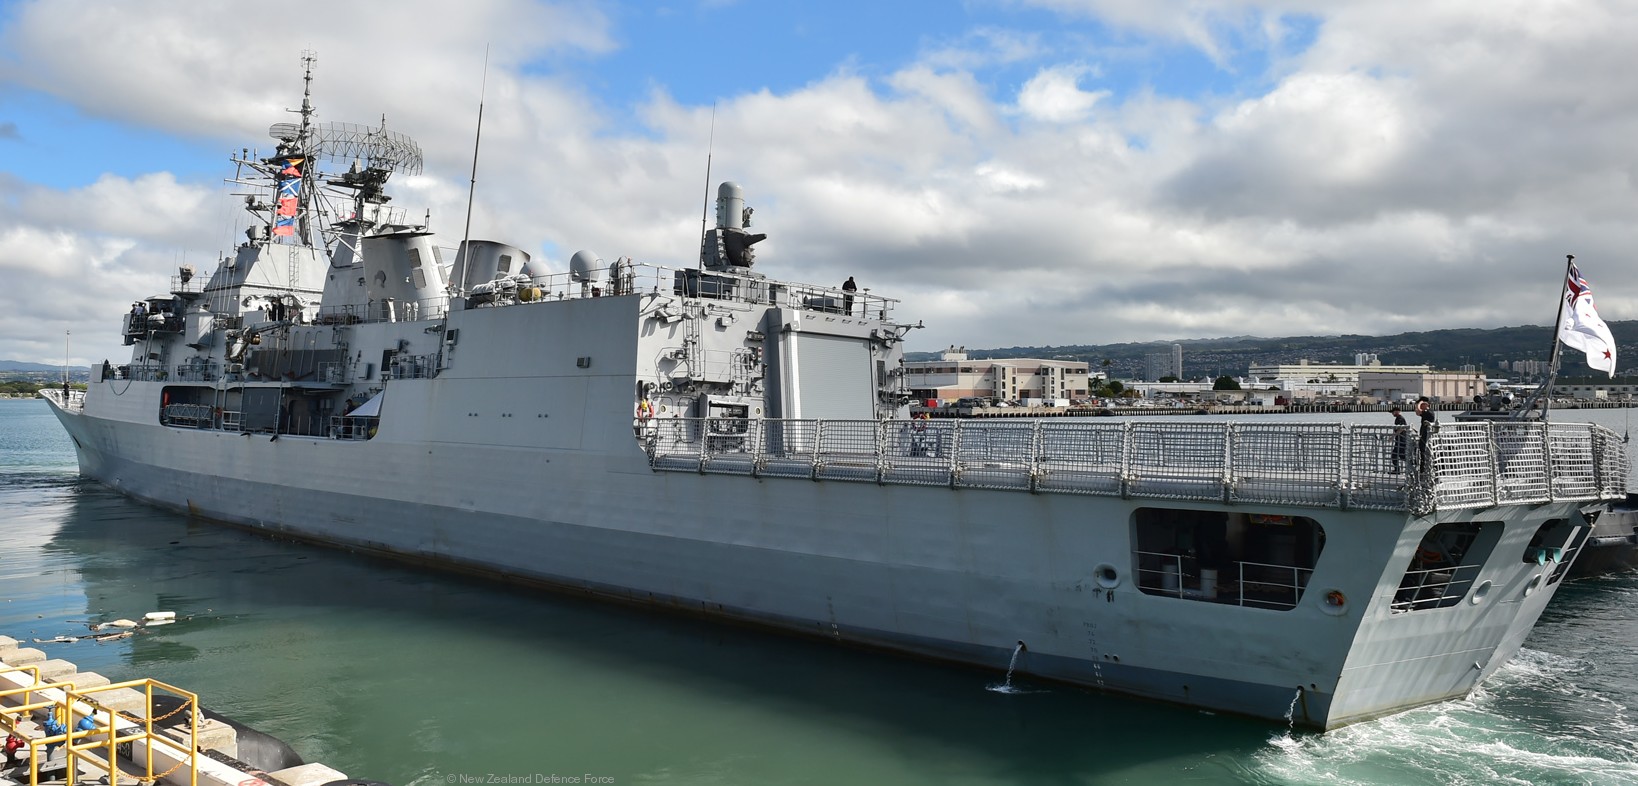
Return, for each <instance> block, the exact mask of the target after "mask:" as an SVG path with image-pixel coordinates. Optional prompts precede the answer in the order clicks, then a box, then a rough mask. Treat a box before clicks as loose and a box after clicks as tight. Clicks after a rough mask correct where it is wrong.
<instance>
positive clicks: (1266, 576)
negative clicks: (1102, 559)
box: [1132, 551, 1314, 609]
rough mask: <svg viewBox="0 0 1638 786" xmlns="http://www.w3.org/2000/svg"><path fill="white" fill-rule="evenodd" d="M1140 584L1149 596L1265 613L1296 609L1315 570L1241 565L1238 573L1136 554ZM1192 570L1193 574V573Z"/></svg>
mask: <svg viewBox="0 0 1638 786" xmlns="http://www.w3.org/2000/svg"><path fill="white" fill-rule="evenodd" d="M1132 554H1133V556H1135V557H1136V558H1137V566H1138V568H1137V583H1138V587H1139V588H1140V589H1141V591H1142V592H1143V593H1144V594H1146V595H1170V596H1172V597H1177V598H1188V599H1190V600H1204V601H1210V602H1212V603H1222V604H1225V605H1234V606H1251V607H1254V608H1260V609H1294V608H1296V607H1297V604H1298V603H1299V602H1300V601H1301V600H1302V594H1303V591H1304V590H1306V589H1307V588H1308V579H1309V578H1310V577H1311V576H1313V574H1314V569H1313V568H1307V567H1302V566H1298V565H1276V564H1273V563H1266V562H1235V563H1233V565H1234V567H1233V572H1232V573H1225V572H1222V571H1220V570H1218V569H1217V568H1205V567H1200V566H1199V565H1198V561H1197V560H1196V558H1194V557H1192V556H1188V555H1183V554H1172V553H1168V552H1160V551H1133V552H1132ZM1191 568H1193V569H1192V570H1191Z"/></svg>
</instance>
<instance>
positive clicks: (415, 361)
mask: <svg viewBox="0 0 1638 786" xmlns="http://www.w3.org/2000/svg"><path fill="white" fill-rule="evenodd" d="M437 365H438V356H437V355H405V354H395V355H393V358H392V364H391V365H390V366H388V367H387V369H386V372H385V373H384V374H383V375H382V376H383V377H385V378H386V379H389V380H391V379H428V378H430V377H432V376H433V375H434V373H435V372H436V370H437Z"/></svg>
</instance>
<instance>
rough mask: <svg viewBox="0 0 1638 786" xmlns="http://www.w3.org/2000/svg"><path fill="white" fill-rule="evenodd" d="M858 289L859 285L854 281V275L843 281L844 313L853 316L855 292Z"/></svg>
mask: <svg viewBox="0 0 1638 786" xmlns="http://www.w3.org/2000/svg"><path fill="white" fill-rule="evenodd" d="M857 291H859V285H858V284H855V283H853V277H852V276H848V277H847V280H846V281H843V282H842V313H844V314H847V315H849V316H852V314H853V293H854V292H857Z"/></svg>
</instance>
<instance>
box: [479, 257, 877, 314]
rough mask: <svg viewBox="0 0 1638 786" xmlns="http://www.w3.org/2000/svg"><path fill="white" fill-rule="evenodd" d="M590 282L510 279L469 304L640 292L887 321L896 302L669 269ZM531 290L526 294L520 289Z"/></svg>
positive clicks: (610, 272)
mask: <svg viewBox="0 0 1638 786" xmlns="http://www.w3.org/2000/svg"><path fill="white" fill-rule="evenodd" d="M598 276H599V277H598V280H596V281H589V280H585V279H583V278H581V277H580V276H578V275H576V274H573V273H549V274H544V275H538V276H529V277H527V279H528V283H523V282H522V279H520V278H513V279H512V282H513V283H509V284H507V287H508V289H507V290H506V291H505V292H504V293H501V294H497V295H495V296H493V298H491V296H489V295H485V296H483V297H482V298H481V299H478V298H475V299H474V301H476V302H473V303H472V305H475V306H476V305H496V306H498V305H517V304H527V303H542V302H551V301H556V300H573V299H578V298H587V297H619V296H622V295H637V294H644V293H669V294H673V295H682V296H683V297H688V298H699V299H704V300H736V301H741V302H746V303H754V304H757V305H768V306H779V307H783V308H793V309H802V310H807V311H824V312H827V313H834V314H844V313H851V314H852V315H854V316H862V317H869V318H873V319H883V320H885V319H887V317H888V315H889V314H891V313H892V311H893V308H894V307H895V306H896V305H897V304H898V301H897V300H895V299H893V298H885V297H881V296H880V295H872V294H870V292H868V291H867V290H864V289H860V290H857V291H851V292H850V291H847V290H844V289H842V288H841V286H840V285H837V286H834V287H826V286H818V285H814V284H800V283H793V282H786V281H776V280H774V279H770V278H763V277H760V276H756V275H751V274H747V273H736V272H730V271H717V270H700V269H697V268H670V267H664V266H660V265H649V264H644V263H633V264H632V265H630V266H629V267H627V268H625V269H624V270H623V271H617V269H616V268H615V266H610V267H609V268H607V269H605V270H602V271H599V272H598ZM525 289H528V290H532V291H529V292H525V291H524V290H525Z"/></svg>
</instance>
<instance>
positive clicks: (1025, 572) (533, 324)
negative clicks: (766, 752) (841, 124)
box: [49, 72, 1627, 730]
mask: <svg viewBox="0 0 1638 786" xmlns="http://www.w3.org/2000/svg"><path fill="white" fill-rule="evenodd" d="M308 85H309V90H308V91H307V92H308V94H309V95H310V93H311V90H310V85H311V73H310V72H309V74H308ZM314 115H315V113H314V112H313V110H312V105H311V101H310V100H308V99H306V98H304V100H303V106H302V110H301V116H300V122H290V123H280V124H277V125H274V126H273V127H272V129H271V134H272V137H273V138H274V139H276V140H277V143H276V147H275V148H274V150H273V152H272V154H271V155H261V154H249V153H247V154H245V155H243V156H239V157H236V159H235V160H236V163H237V165H238V167H239V174H238V175H237V176H236V181H237V182H239V183H241V184H243V185H245V186H246V187H247V188H248V189H249V193H248V194H246V195H242V196H244V201H245V206H246V208H247V209H248V210H249V211H250V213H251V215H252V216H253V218H254V220H253V222H252V223H251V225H250V229H249V230H248V231H247V232H246V239H245V241H244V242H243V243H241V244H240V245H238V247H237V248H235V249H234V250H233V251H232V253H231V254H226V255H224V256H223V258H222V260H221V261H220V262H219V264H218V265H217V267H216V269H215V271H214V272H212V273H211V275H210V276H209V277H208V280H204V281H201V280H200V278H201V277H196V276H194V275H193V271H192V270H191V269H188V268H186V267H184V268H182V269H181V270H180V272H179V275H177V276H175V277H173V278H172V279H171V281H170V287H169V291H168V292H166V293H164V294H160V295H156V296H154V297H150V298H147V299H145V300H144V301H143V302H141V303H138V304H135V305H133V307H132V309H131V313H130V314H128V315H126V316H125V317H124V320H123V333H124V340H125V343H126V344H128V345H130V346H131V347H132V356H131V359H130V361H129V362H128V363H122V364H117V365H116V364H115V363H111V362H106V361H105V362H104V363H103V364H101V367H100V368H94V369H93V374H92V380H91V384H90V385H89V389H88V390H87V391H86V392H85V393H84V394H83V395H82V394H80V393H79V392H78V391H73V392H68V391H51V392H50V393H49V397H50V400H51V402H52V404H51V406H52V407H53V409H54V411H55V412H56V414H57V417H58V418H59V419H60V420H61V422H62V424H63V427H64V428H65V429H66V430H67V432H68V433H69V435H71V436H72V438H73V441H74V445H75V448H76V450H77V452H78V460H79V467H80V472H81V473H82V474H83V475H85V476H86V477H89V478H93V479H95V480H97V481H100V482H101V483H104V484H107V485H108V486H110V487H112V488H114V489H117V490H119V491H121V492H123V493H125V494H127V495H129V496H131V497H134V498H136V499H139V500H143V501H146V502H148V503H152V504H154V505H158V506H160V507H163V508H169V509H172V510H176V511H181V512H185V513H187V514H190V515H195V516H199V517H202V518H206V519H211V520H215V521H219V522H224V523H228V524H232V525H238V526H243V527H248V528H252V529H255V530H263V531H267V532H271V533H277V534H279V535H280V536H287V537H296V538H300V539H304V540H307V541H312V542H318V543H324V544H332V545H336V546H342V547H346V548H349V549H357V550H361V551H366V552H371V553H376V554H381V555H387V556H392V557H396V558H399V559H405V560H409V561H413V562H417V563H422V564H427V565H434V566H439V567H443V568H447V569H453V570H460V571H466V572H472V573H478V574H483V575H488V576H492V577H496V578H501V579H504V580H509V581H519V582H524V583H529V584H534V585H538V586H542V587H548V588H553V589H558V590H564V591H570V592H578V593H584V594H589V595H594V596H599V597H604V598H609V599H617V600H620V601H625V602H630V603H636V604H641V605H646V606H653V607H659V608H664V609H673V610H682V611H686V612H689V613H694V614H701V615H706V616H710V617H718V618H725V619H730V620H735V621H738V622H744V623H753V624H756V625H760V626H764V627H767V628H773V629H778V630H783V631H787V632H796V633H802V634H807V635H811V636H816V637H822V638H826V639H833V640H836V641H838V642H844V643H849V644H854V645H859V646H866V647H874V648H880V649H885V650H890V651H896V652H900V653H907V654H913V655H915V656H921V657H930V658H934V659H941V660H946V661H952V662H960V663H966V664H976V665H979V666H984V667H990V668H994V669H996V670H997V672H998V673H999V671H1000V670H1001V669H1004V668H1006V667H1007V665H1008V663H1009V662H1013V661H1015V662H1016V671H1017V673H1018V674H1019V675H1030V676H1032V677H1034V678H1036V679H1040V680H1046V681H1055V682H1061V683H1070V684H1074V685H1078V686H1084V687H1087V688H1090V689H1094V690H1106V691H1111V692H1118V693H1123V694H1131V695H1136V696H1142V697H1148V698H1153V699H1161V700H1166V701H1171V702H1177V703H1181V704H1186V705H1192V706H1196V707H1201V708H1209V709H1212V710H1219V711H1226V712H1232V713H1239V714H1243V715H1249V716H1256V717H1261V718H1266V719H1270V720H1278V721H1285V720H1289V721H1290V722H1291V723H1293V724H1294V725H1298V726H1302V727H1307V728H1312V729H1322V730H1323V729H1332V728H1336V727H1339V726H1343V725H1346V724H1349V723H1352V722H1356V721H1360V720H1364V719H1368V718H1372V717H1376V716H1380V715H1383V714H1386V713H1391V712H1395V711H1398V710H1403V709H1406V708H1409V707H1414V706H1417V705H1420V704H1425V703H1430V702H1435V701H1439V700H1443V699H1450V698H1454V697H1460V696H1463V695H1465V694H1467V693H1468V692H1469V691H1470V690H1472V689H1473V687H1474V686H1475V685H1477V684H1479V683H1480V682H1481V681H1482V680H1484V679H1485V678H1486V677H1487V676H1488V675H1490V674H1492V673H1494V672H1495V671H1496V670H1497V669H1498V668H1499V667H1500V666H1501V664H1502V663H1503V662H1504V661H1506V660H1507V658H1508V657H1510V656H1511V655H1512V654H1513V653H1514V652H1515V651H1517V649H1518V648H1519V646H1520V644H1521V643H1522V642H1523V641H1524V638H1525V636H1526V635H1527V634H1528V633H1529V631H1530V629H1531V627H1532V626H1533V625H1534V624H1535V622H1536V619H1537V617H1538V616H1539V615H1540V613H1541V611H1542V608H1543V606H1545V605H1546V603H1547V602H1548V600H1549V599H1550V598H1551V597H1552V596H1553V593H1554V591H1555V590H1556V589H1557V588H1558V586H1559V585H1560V580H1561V579H1562V578H1563V577H1564V575H1565V572H1566V570H1567V569H1568V568H1569V566H1570V565H1571V564H1572V562H1573V560H1574V558H1575V555H1576V553H1577V551H1578V550H1579V549H1580V547H1581V546H1582V544H1583V543H1584V542H1585V540H1586V537H1587V532H1588V526H1587V524H1588V522H1587V519H1588V516H1589V515H1590V514H1591V513H1592V512H1593V511H1596V510H1600V509H1601V508H1602V507H1603V506H1605V505H1607V504H1608V501H1609V500H1615V499H1624V498H1625V494H1626V484H1627V457H1626V453H1625V451H1624V446H1623V445H1622V443H1621V441H1620V439H1619V438H1618V437H1617V436H1616V435H1614V434H1613V433H1611V432H1609V431H1608V430H1606V429H1603V428H1600V427H1597V426H1592V425H1586V424H1573V423H1551V424H1548V423H1543V422H1527V423H1506V422H1489V423H1456V424H1449V425H1446V426H1445V427H1444V428H1443V429H1441V430H1439V431H1438V432H1437V433H1435V434H1432V435H1430V436H1429V437H1428V438H1427V439H1425V440H1424V439H1422V438H1421V435H1419V434H1417V433H1407V432H1403V431H1397V432H1396V431H1395V430H1394V429H1393V427H1391V426H1381V427H1378V426H1346V425H1342V424H1337V423H1312V424H1290V423H1279V424H1251V423H1181V422H1178V421H1176V420H1175V419H1174V420H1170V421H1166V422H1146V421H1141V420H1138V421H1116V422H1111V421H1108V420H1107V419H1088V420H1083V421H1076V420H1069V419H1060V420H1054V421H1051V422H1047V421H1023V420H1009V421H1007V422H1005V423H990V422H976V421H957V420H940V421H928V420H917V419H912V418H910V417H909V410H908V406H907V404H908V401H909V395H908V391H907V390H906V385H905V376H904V374H903V370H902V364H901V359H902V355H903V344H904V339H905V336H906V334H907V333H908V331H909V330H910V329H911V327H912V325H911V324H910V323H909V321H908V320H905V319H902V318H900V317H899V316H897V314H896V312H897V311H898V307H899V305H900V304H899V303H898V301H896V300H893V299H890V298H887V297H883V296H881V294H879V293H873V292H869V291H863V290H861V291H853V290H852V289H846V290H844V289H842V288H838V287H829V286H817V285H811V284H802V283H795V282H791V281H782V280H777V279H775V278H772V277H769V276H767V275H765V274H763V273H759V272H753V270H752V268H753V263H754V261H755V252H754V245H755V244H756V243H757V242H758V241H760V240H762V239H763V238H764V237H765V236H764V235H761V234H755V233H752V232H750V231H749V224H750V220H749V219H750V216H751V210H750V208H748V207H746V206H745V202H744V192H743V190H742V189H741V187H740V186H738V185H735V184H733V183H723V184H722V185H721V186H720V188H719V189H718V191H717V201H716V221H715V226H714V227H713V228H711V229H709V230H707V231H705V232H704V233H703V243H702V246H701V250H700V254H699V259H698V262H697V263H694V264H690V265H687V266H684V267H680V268H676V269H672V268H667V267H663V266H657V265H650V264H646V263H641V262H638V261H636V260H633V259H630V258H627V257H619V258H617V259H615V261H613V262H609V263H605V262H603V261H602V260H601V259H600V258H599V257H598V256H597V255H595V254H592V253H589V252H585V251H582V252H579V253H576V254H574V255H573V258H572V259H571V260H570V261H569V263H568V270H566V271H562V272H548V271H547V270H545V269H544V267H543V266H542V265H539V264H537V263H536V261H535V260H533V259H532V258H531V257H530V254H529V253H528V252H526V251H525V250H524V249H522V248H519V247H517V246H513V245H508V244H506V243H502V242H495V241H487V240H484V241H480V240H469V239H462V240H460V241H458V245H456V246H455V247H453V248H451V247H448V246H445V245H440V242H439V240H438V238H437V237H436V236H435V235H434V234H433V233H432V232H431V231H430V230H429V228H428V227H427V226H426V224H425V223H416V222H414V221H413V220H410V219H409V218H406V214H405V211H404V210H403V209H400V208H395V207H391V206H389V204H388V202H389V197H388V196H387V195H386V193H385V191H384V186H385V184H386V183H387V181H388V179H389V178H390V177H391V176H392V175H394V174H402V173H418V172H419V170H420V168H421V152H420V148H419V147H418V146H417V145H416V144H415V142H414V141H413V140H411V139H410V138H408V137H407V136H404V135H402V134H399V133H396V132H393V131H388V130H386V129H385V128H384V127H364V126H356V125H350V124H343V123H319V122H317V121H316V120H315V117H314ZM325 162H333V163H334V165H335V166H334V168H335V169H336V170H337V172H336V173H332V174H324V173H322V172H321V168H320V165H321V164H323V163H325ZM691 253H692V252H690V254H691ZM446 258H447V260H446Z"/></svg>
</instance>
